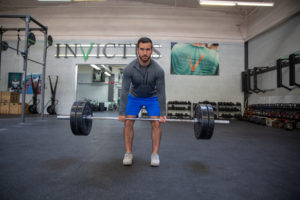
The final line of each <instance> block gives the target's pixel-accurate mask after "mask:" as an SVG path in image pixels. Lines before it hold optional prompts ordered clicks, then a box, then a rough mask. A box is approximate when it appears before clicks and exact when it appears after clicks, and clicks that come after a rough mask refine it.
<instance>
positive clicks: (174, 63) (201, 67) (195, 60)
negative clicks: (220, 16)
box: [171, 42, 219, 76]
mask: <svg viewBox="0 0 300 200" xmlns="http://www.w3.org/2000/svg"><path fill="white" fill-rule="evenodd" d="M171 74H179V75H203V76H205V75H219V44H218V43H177V42H172V43H171Z"/></svg>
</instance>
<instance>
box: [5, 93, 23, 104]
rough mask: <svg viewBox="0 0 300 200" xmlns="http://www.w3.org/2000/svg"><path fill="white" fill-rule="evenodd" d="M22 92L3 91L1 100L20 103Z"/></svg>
mask: <svg viewBox="0 0 300 200" xmlns="http://www.w3.org/2000/svg"><path fill="white" fill-rule="evenodd" d="M19 101H20V93H18V92H1V102H2V103H3V102H7V103H19Z"/></svg>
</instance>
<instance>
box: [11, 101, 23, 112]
mask: <svg viewBox="0 0 300 200" xmlns="http://www.w3.org/2000/svg"><path fill="white" fill-rule="evenodd" d="M21 112H22V104H21V103H10V104H9V114H13V115H19V114H21Z"/></svg>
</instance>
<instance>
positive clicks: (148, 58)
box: [139, 56, 150, 63]
mask: <svg viewBox="0 0 300 200" xmlns="http://www.w3.org/2000/svg"><path fill="white" fill-rule="evenodd" d="M139 57H140V60H141V61H142V62H143V63H146V62H148V61H149V60H150V56H139Z"/></svg>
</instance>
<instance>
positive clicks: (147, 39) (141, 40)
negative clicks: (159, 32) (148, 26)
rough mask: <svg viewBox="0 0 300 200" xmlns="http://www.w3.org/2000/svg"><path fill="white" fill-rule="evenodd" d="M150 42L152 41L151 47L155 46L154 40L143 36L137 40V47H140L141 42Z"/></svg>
mask: <svg viewBox="0 0 300 200" xmlns="http://www.w3.org/2000/svg"><path fill="white" fill-rule="evenodd" d="M148 42H150V43H151V48H152V47H153V44H152V40H151V39H150V38H147V37H141V38H140V39H139V40H138V42H137V48H139V45H140V43H148Z"/></svg>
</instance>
